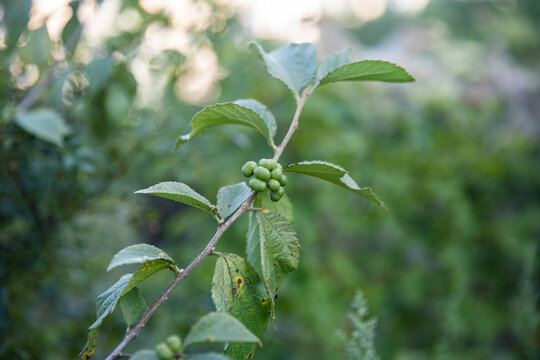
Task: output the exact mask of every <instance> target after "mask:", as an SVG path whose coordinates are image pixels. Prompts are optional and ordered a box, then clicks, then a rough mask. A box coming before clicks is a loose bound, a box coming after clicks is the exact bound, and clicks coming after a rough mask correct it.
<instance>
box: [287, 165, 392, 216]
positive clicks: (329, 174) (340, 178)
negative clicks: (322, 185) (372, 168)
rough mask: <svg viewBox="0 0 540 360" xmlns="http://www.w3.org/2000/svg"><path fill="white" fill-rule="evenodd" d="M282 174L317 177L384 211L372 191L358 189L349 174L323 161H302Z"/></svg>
mask: <svg viewBox="0 0 540 360" xmlns="http://www.w3.org/2000/svg"><path fill="white" fill-rule="evenodd" d="M283 171H284V172H295V173H299V174H304V175H309V176H313V177H317V178H319V179H322V180H326V181H328V182H331V183H333V184H336V185H338V186H341V187H343V188H345V189H347V190H349V191H352V192H354V193H356V194H358V195H360V196H363V197H365V198H366V199H368V200H371V201H373V202H374V203H376V204H377V205H379V206H380V207H382V208H383V209H386V206H385V205H384V203H383V202H382V201H381V200H379V198H378V197H377V196H376V195H375V193H374V192H373V190H371V188H369V187H363V188H361V187H359V186H358V184H357V183H356V182H355V181H354V180H353V178H352V177H351V176H350V175H349V172H348V171H347V170H345V169H343V168H341V167H339V166H337V165H334V164H332V163H329V162H325V161H303V162H299V163H295V164H291V165H288V166H286V167H285V168H283Z"/></svg>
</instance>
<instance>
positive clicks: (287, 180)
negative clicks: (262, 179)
mask: <svg viewBox="0 0 540 360" xmlns="http://www.w3.org/2000/svg"><path fill="white" fill-rule="evenodd" d="M288 182H289V179H287V175H285V174H283V175H282V176H281V178H280V179H279V183H280V184H281V186H285V185H287V183H288Z"/></svg>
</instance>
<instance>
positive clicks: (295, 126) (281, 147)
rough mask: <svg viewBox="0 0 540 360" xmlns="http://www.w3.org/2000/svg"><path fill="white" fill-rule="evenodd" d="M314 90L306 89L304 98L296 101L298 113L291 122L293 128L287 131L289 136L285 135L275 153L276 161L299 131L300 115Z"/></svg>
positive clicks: (296, 112) (290, 127)
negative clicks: (297, 130)
mask: <svg viewBox="0 0 540 360" xmlns="http://www.w3.org/2000/svg"><path fill="white" fill-rule="evenodd" d="M312 90H313V88H312V87H308V88H306V90H305V91H304V93H303V94H302V97H300V98H299V99H298V100H297V101H296V111H295V113H294V117H293V120H292V122H291V126H289V130H288V131H287V134H285V137H284V138H283V141H282V142H281V145H279V146H278V148H277V149H276V150H275V152H274V160H276V161H278V159H279V157H280V156H281V154H282V153H283V150H285V147H286V146H287V144H288V143H289V140H291V137H292V135H293V134H294V132H295V131H296V129H298V119H299V118H300V114H301V113H302V109H303V108H304V105H305V103H306V101H307V99H308V98H309V96H310V95H311V91H312Z"/></svg>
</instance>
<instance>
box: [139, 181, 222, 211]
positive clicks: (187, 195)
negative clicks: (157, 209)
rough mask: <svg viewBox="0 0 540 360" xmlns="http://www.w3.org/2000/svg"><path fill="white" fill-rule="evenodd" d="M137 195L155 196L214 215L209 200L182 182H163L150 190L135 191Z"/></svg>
mask: <svg viewBox="0 0 540 360" xmlns="http://www.w3.org/2000/svg"><path fill="white" fill-rule="evenodd" d="M135 194H150V195H154V196H159V197H163V198H166V199H170V200H174V201H178V202H181V203H183V204H187V205H191V206H194V207H197V208H199V209H202V210H205V211H208V212H209V213H211V214H213V213H214V211H213V207H212V204H211V203H210V201H209V200H208V199H207V198H205V197H204V196H202V195H201V194H199V193H198V192H196V191H195V190H193V189H192V188H190V187H189V186H188V185H186V184H184V183H181V182H176V181H166V182H162V183H159V184H156V185H153V186H150V187H149V188H146V189H143V190H138V191H135Z"/></svg>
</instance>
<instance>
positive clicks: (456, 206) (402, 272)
mask: <svg viewBox="0 0 540 360" xmlns="http://www.w3.org/2000/svg"><path fill="white" fill-rule="evenodd" d="M105 3H106V2H105ZM505 4H506V5H505ZM210 5H211V8H212V20H211V25H210V26H208V27H207V28H203V29H192V30H190V36H191V41H192V44H195V48H199V49H202V48H205V47H211V48H212V49H213V51H215V53H216V54H217V59H218V61H219V66H220V67H221V69H222V70H221V72H222V73H223V74H226V75H223V74H222V76H221V79H220V80H219V81H218V84H217V85H218V86H219V88H220V89H221V95H220V96H219V99H217V100H219V101H233V100H236V99H239V98H254V99H257V100H258V101H261V102H262V103H264V104H266V105H267V106H268V107H269V108H270V109H271V110H272V111H273V112H274V114H275V115H276V119H277V122H278V135H277V137H276V138H277V139H280V138H281V137H282V136H283V135H284V132H285V129H286V125H287V124H288V121H289V119H290V117H291V115H292V112H293V111H294V101H293V99H292V97H291V96H290V95H289V94H288V93H287V90H286V89H285V88H284V87H283V86H282V85H281V84H280V83H279V82H278V81H276V80H274V79H271V78H269V77H268V76H267V75H266V74H265V72H264V70H263V67H262V65H261V64H260V63H258V62H257V60H256V58H255V56H253V55H252V54H250V53H249V51H248V50H247V48H246V47H245V46H244V45H245V44H246V43H247V42H248V41H249V40H250V37H249V36H248V35H246V34H245V32H244V30H243V28H242V25H241V24H240V23H239V22H238V20H237V19H236V18H235V17H230V15H224V14H230V13H231V11H230V10H228V9H226V8H224V7H223V6H222V5H216V4H214V3H210ZM121 6H122V9H124V10H127V9H129V10H130V11H135V12H136V13H137V14H138V16H139V19H140V21H139V22H138V23H137V26H134V27H133V28H131V29H129V30H122V31H117V32H116V33H114V34H111V35H110V36H108V37H106V39H105V40H104V41H103V43H102V44H101V46H99V47H97V48H96V47H92V46H90V45H89V44H90V43H89V42H88V41H86V40H85V38H84V37H83V38H82V40H81V42H80V43H79V45H78V46H77V48H76V49H77V50H76V52H75V55H74V56H69V57H68V60H67V61H63V62H61V63H60V64H59V66H58V67H57V69H56V71H55V73H54V80H53V81H52V83H51V84H50V86H49V87H48V90H47V91H46V92H44V93H43V95H42V96H41V97H40V98H39V101H38V102H37V103H36V104H35V105H34V108H36V109H37V108H49V109H54V110H55V111H57V112H58V114H60V115H61V116H62V117H63V119H64V120H65V122H66V123H67V125H68V126H69V128H70V130H71V133H70V134H69V135H68V136H67V137H66V138H65V139H64V145H63V146H62V147H59V146H55V145H53V144H50V143H47V142H44V141H42V140H40V139H38V138H36V137H34V136H33V135H30V134H29V133H27V132H25V130H23V129H22V128H20V127H19V126H18V125H17V124H15V122H14V121H13V119H14V113H15V112H16V105H17V104H20V102H21V101H22V99H23V98H24V97H25V96H26V95H27V94H28V92H29V90H30V89H31V87H32V85H26V83H25V79H26V78H27V77H28V76H30V75H31V74H30V73H31V71H33V70H32V69H37V70H38V72H39V76H40V78H43V77H45V76H47V71H48V69H49V68H50V67H51V64H52V63H53V55H52V52H51V49H57V48H58V46H59V45H61V44H62V40H50V38H49V34H48V33H47V30H46V29H45V28H44V27H41V28H38V29H35V30H32V31H29V30H28V29H27V26H26V24H27V22H28V11H29V9H30V1H21V0H6V1H4V2H2V3H1V7H2V9H3V11H2V13H3V17H2V20H1V23H0V27H1V28H2V29H3V30H4V31H6V35H5V37H4V39H3V42H4V44H5V46H3V47H2V48H1V50H0V101H1V108H2V109H1V113H2V120H1V123H0V138H1V145H0V146H1V150H0V161H1V168H0V357H1V358H6V359H59V358H74V357H75V356H76V354H77V353H78V352H79V350H80V349H81V348H82V346H83V345H84V343H85V341H86V334H87V327H88V325H89V324H91V323H92V322H93V321H94V319H95V298H96V296H97V295H98V294H100V293H101V292H102V291H103V290H105V289H106V288H108V287H109V286H110V285H111V284H113V283H114V282H115V281H116V280H117V278H118V277H119V276H120V273H118V272H115V271H114V270H113V271H112V272H111V273H110V274H107V273H105V269H106V267H107V264H108V262H109V261H110V259H111V258H112V255H113V254H114V253H116V252H117V251H118V250H120V249H121V248H123V247H125V246H127V245H130V244H134V243H140V242H145V243H149V244H155V245H157V246H159V247H161V248H163V249H165V250H166V251H167V253H168V254H170V255H171V256H172V257H173V258H174V259H175V260H176V261H177V263H178V264H179V265H180V266H182V264H185V265H187V264H188V263H189V262H190V261H191V260H192V259H193V258H194V257H195V256H196V255H197V253H198V252H199V251H200V249H202V247H203V246H204V245H205V244H206V242H207V241H208V239H209V238H210V237H211V235H212V234H213V231H214V226H215V222H214V220H213V219H212V218H209V217H207V216H205V215H204V214H201V213H200V212H198V211H197V210H194V209H190V208H187V207H184V206H182V205H179V204H176V203H174V202H171V201H168V200H165V199H151V198H150V197H143V196H141V195H137V196H136V195H133V192H134V191H135V190H138V189H142V188H145V187H147V186H150V185H152V184H155V183H158V182H160V181H167V180H177V181H182V182H184V183H187V184H189V185H190V186H192V187H193V188H194V189H195V190H197V191H198V192H200V193H201V194H204V195H205V196H206V197H207V198H209V199H213V198H214V195H215V194H216V192H217V190H218V189H219V187H221V186H224V185H228V184H233V183H236V182H238V181H240V179H241V174H240V167H241V166H242V164H244V163H245V162H246V161H247V160H251V159H255V158H262V157H268V156H270V150H269V148H268V147H267V145H266V143H265V142H264V141H260V137H259V136H258V134H255V133H253V132H251V131H249V129H242V128H239V127H226V128H224V129H217V128H216V129H211V130H209V131H208V132H207V133H206V134H205V135H204V136H201V137H198V138H197V139H196V140H195V141H193V142H190V143H188V144H186V145H185V146H184V147H183V148H182V149H180V150H179V151H177V152H174V153H173V152H171V149H172V147H173V145H174V143H175V140H176V137H177V136H178V135H180V134H184V133H186V132H188V130H189V120H190V119H191V117H192V116H193V115H194V114H195V113H196V111H198V110H199V109H200V106H198V105H193V104H189V103H187V102H185V101H182V100H180V99H179V98H178V96H177V93H176V92H175V84H176V83H177V81H178V79H182V78H183V76H185V75H186V73H187V72H188V71H189V67H187V66H184V65H185V64H186V63H188V62H189V54H183V53H181V52H178V51H176V50H167V51H162V52H159V53H155V54H152V55H151V56H150V58H147V64H146V66H147V67H148V68H149V69H150V72H151V73H152V74H154V75H156V76H157V75H160V76H161V80H162V84H163V89H164V90H163V93H162V94H161V96H159V97H157V98H155V99H151V101H150V102H148V101H146V102H145V101H144V100H145V99H144V98H143V99H141V96H140V93H141V91H142V90H144V89H141V85H140V84H139V83H138V81H137V80H136V78H135V76H134V72H133V69H134V65H133V63H134V60H135V59H136V57H137V54H138V52H139V51H141V48H142V47H141V44H143V41H144V38H145V34H146V32H147V29H148V28H149V27H151V26H152V25H156V24H160V25H161V26H164V27H170V26H171V24H170V20H169V18H168V16H167V14H166V13H164V12H158V13H154V14H151V13H148V12H147V11H145V10H144V9H143V8H142V7H141V6H140V5H139V4H138V2H137V1H134V0H131V1H127V0H125V1H123V2H122V5H121ZM224 19H225V20H224ZM224 21H226V25H223V22H224ZM77 23H78V21H76V19H74V20H73V21H70V22H69V23H68V26H66V29H65V30H64V33H63V34H62V39H64V41H67V39H68V38H69V37H70V35H71V34H72V33H73V32H74V31H75V30H74V29H76V25H77ZM216 24H217V25H216ZM539 24H540V5H539V4H538V2H537V1H534V0H529V1H500V2H483V1H470V2H444V1H433V2H432V3H431V4H430V5H429V6H428V8H427V9H426V11H425V13H424V14H423V15H422V16H419V17H406V16H403V15H399V14H396V13H392V12H388V13H387V14H386V15H385V16H383V17H382V18H380V19H378V20H377V21H374V22H372V23H367V24H366V25H364V26H360V27H358V28H355V29H347V30H345V29H343V30H342V31H343V34H346V35H347V36H348V39H352V40H354V41H358V44H360V42H365V43H367V44H370V46H369V47H366V48H365V49H364V51H365V52H366V53H368V54H370V55H371V53H373V54H383V55H384V54H385V52H384V51H392V49H395V50H396V51H397V50H400V49H401V50H402V52H401V54H402V55H403V56H404V58H403V59H404V62H405V63H403V64H402V65H404V66H405V67H406V68H407V69H408V70H410V72H411V73H412V74H413V75H416V77H417V80H418V81H417V83H415V84H412V85H387V84H339V85H329V86H327V87H325V88H321V89H320V90H318V91H317V93H315V95H314V96H313V97H312V98H311V99H310V101H309V102H308V104H307V106H306V108H305V110H304V113H303V115H302V118H301V122H300V129H299V131H298V132H297V133H296V134H295V135H294V138H293V140H292V143H291V145H290V146H289V147H288V149H287V151H286V153H285V154H284V157H283V161H282V163H283V164H286V163H288V162H292V161H301V160H313V159H320V160H326V161H331V162H333V163H336V164H339V165H341V166H343V167H344V168H346V169H349V170H350V171H351V176H352V177H353V178H355V179H357V180H358V182H359V184H360V185H361V186H364V185H369V186H372V187H373V188H374V189H375V190H376V192H377V194H378V195H379V196H380V197H381V199H382V200H383V201H384V202H385V203H386V204H387V205H388V207H389V211H387V212H385V211H383V210H381V209H380V208H378V207H376V206H375V205H373V204H369V203H368V201H366V200H364V199H362V198H359V197H356V196H354V195H352V194H351V193H349V192H347V191H345V190H340V189H338V188H335V187H334V186H332V185H331V184H326V183H324V182H320V181H317V180H316V179H309V178H305V177H300V176H298V177H296V176H294V174H292V175H291V176H290V177H289V178H290V179H289V180H290V183H289V185H288V189H287V192H288V195H289V197H290V199H291V201H292V202H293V204H294V206H295V219H296V221H295V228H296V230H297V233H298V236H299V239H300V242H301V245H302V252H301V261H300V266H299V269H298V270H297V271H296V272H294V273H292V274H291V276H290V277H289V279H288V280H287V281H286V282H285V284H284V285H283V286H282V288H281V289H280V297H279V299H278V301H277V320H276V323H275V327H272V326H270V327H269V330H268V331H267V334H266V336H265V338H264V339H263V340H264V343H265V346H264V348H262V349H260V350H259V351H258V353H257V358H259V359H310V358H319V359H335V358H340V357H341V356H343V354H344V352H343V351H344V346H343V344H342V343H341V342H340V337H339V336H337V330H338V329H343V330H347V326H348V323H347V316H346V314H347V312H348V309H349V304H350V303H351V301H352V300H353V297H354V294H355V293H356V291H357V289H358V288H362V290H363V291H364V293H365V296H366V299H367V301H368V303H369V306H370V308H371V310H372V311H371V312H372V314H373V316H374V317H376V318H378V321H377V329H376V348H377V353H378V354H379V355H380V357H381V358H382V359H434V358H435V359H537V358H538V354H539V353H540V348H539V345H540V332H539V327H538V323H539V319H540V317H539V316H540V313H539V311H538V278H539V277H538V275H539V273H540V268H539V267H540V264H539V253H540V244H539V241H540V221H539V219H540V167H539V163H538V159H540V140H539V139H540V136H539V135H540V126H539V125H538V118H539V116H540V108H539V107H538V96H539V95H540V80H539V76H540V75H539V69H538V62H537V61H535V59H537V58H538V54H539V51H540V45H539V42H538V36H537V34H538V33H539V31H540V25H539ZM218 25H219V26H218ZM400 34H401V35H400ZM387 39H391V40H387ZM407 41H409V42H407ZM407 43H408V44H410V43H413V44H415V47H414V46H413V47H410V46H409V47H404V44H407ZM272 46H275V44H273V45H271V46H266V47H267V48H271V47H272ZM376 51H379V52H378V53H375V52H376ZM80 54H83V55H84V54H86V57H84V56H82V55H80ZM89 54H90V55H89ZM77 55H79V56H77ZM379 57H381V58H383V56H379ZM407 62H408V63H409V64H410V65H412V67H411V68H410V67H408V63H407ZM30 65H31V66H30ZM29 74H30V75H29ZM215 174H220V175H219V176H217V177H216V176H215ZM246 225H247V220H246V219H241V221H239V222H238V223H237V224H236V225H234V226H233V227H232V228H231V230H230V231H229V232H228V233H227V234H226V235H225V236H224V238H223V239H222V240H221V242H220V244H219V247H218V250H219V251H231V252H234V251H236V252H241V251H243V247H244V246H245V245H244V244H245V243H244V237H245V229H246ZM213 267H214V260H213V259H208V260H206V261H205V262H204V263H203V264H201V266H200V267H198V268H197V269H196V270H195V271H194V272H193V273H192V274H191V275H190V276H189V277H188V278H187V279H186V281H185V282H184V283H182V284H181V286H180V287H178V288H177V289H176V290H175V292H174V293H173V295H172V296H170V298H169V300H168V301H167V303H166V304H165V305H164V306H163V307H162V309H160V311H158V312H157V313H156V315H155V316H154V317H153V319H152V320H151V321H150V322H149V323H148V325H147V326H146V328H145V329H144V331H143V332H142V334H141V336H140V337H139V339H138V340H137V341H136V342H134V343H133V344H132V345H131V346H130V348H129V350H130V351H131V350H136V349H138V348H142V347H149V348H153V346H154V345H155V344H156V343H158V342H160V341H163V339H165V337H166V336H167V335H168V334H170V333H179V334H183V335H185V333H186V331H187V329H189V327H190V326H191V325H192V324H193V323H194V321H195V320H196V319H198V318H199V317H200V316H201V315H203V314H205V313H207V312H209V311H212V310H213V307H212V301H211V299H210V283H211V278H212V271H213ZM170 280H171V275H170V274H165V273H164V274H158V275H156V277H155V279H154V281H149V282H148V283H147V284H143V286H142V288H141V291H142V293H143V294H144V295H145V297H146V298H147V299H148V300H149V301H152V299H155V298H156V297H157V296H158V295H159V294H160V293H161V291H162V290H163V289H164V288H165V287H166V286H167V284H168V283H169V281H170ZM124 330H125V329H124V326H123V323H122V319H121V315H120V314H117V313H115V314H113V316H112V317H111V318H110V319H107V321H106V322H105V324H104V326H103V328H102V332H101V334H100V338H99V345H98V348H97V353H96V358H101V357H103V356H104V355H106V354H107V353H108V352H109V351H110V349H112V348H113V347H114V346H115V345H116V344H117V343H118V342H119V341H120V339H121V338H122V336H123V332H124Z"/></svg>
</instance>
